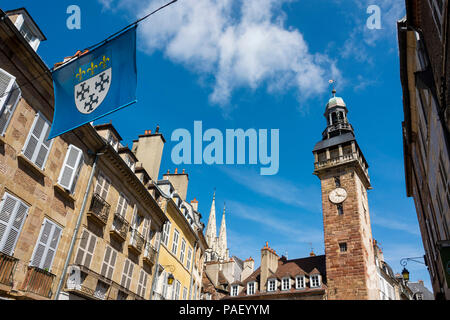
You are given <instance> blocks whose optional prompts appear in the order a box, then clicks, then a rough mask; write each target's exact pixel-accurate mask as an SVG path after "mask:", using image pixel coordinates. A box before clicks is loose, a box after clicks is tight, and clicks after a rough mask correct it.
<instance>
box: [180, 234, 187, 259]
mask: <svg viewBox="0 0 450 320" xmlns="http://www.w3.org/2000/svg"><path fill="white" fill-rule="evenodd" d="M185 252H186V240H184V238H183V239H181V249H180V261H181V263H182V264H184V254H185Z"/></svg>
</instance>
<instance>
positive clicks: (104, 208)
mask: <svg viewBox="0 0 450 320" xmlns="http://www.w3.org/2000/svg"><path fill="white" fill-rule="evenodd" d="M110 209H111V206H110V204H109V203H108V202H106V201H105V199H103V198H102V197H100V196H99V195H98V194H97V193H94V195H93V196H92V200H91V206H90V207H89V211H88V216H89V217H92V218H94V219H95V220H96V221H97V222H100V223H102V224H103V225H105V224H106V223H107V222H108V217H109V210H110Z"/></svg>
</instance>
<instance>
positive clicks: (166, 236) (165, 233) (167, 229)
mask: <svg viewBox="0 0 450 320" xmlns="http://www.w3.org/2000/svg"><path fill="white" fill-rule="evenodd" d="M169 235H170V221H167V222H166V224H165V225H164V228H163V233H162V235H161V243H162V244H164V245H165V246H167V244H168V243H169Z"/></svg>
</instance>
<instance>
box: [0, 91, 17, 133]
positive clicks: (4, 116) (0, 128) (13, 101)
mask: <svg viewBox="0 0 450 320" xmlns="http://www.w3.org/2000/svg"><path fill="white" fill-rule="evenodd" d="M0 95H1V94H0ZM21 95H22V92H21V91H20V89H19V87H18V86H17V84H16V83H14V85H13V91H12V92H11V94H10V95H9V97H8V100H7V101H6V104H5V107H4V108H3V111H2V110H1V108H0V135H3V134H4V133H5V131H6V128H7V127H8V124H9V121H10V120H11V117H12V115H13V113H14V110H15V109H16V106H17V103H18V102H19V100H20V97H21Z"/></svg>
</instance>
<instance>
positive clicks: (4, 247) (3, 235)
mask: <svg viewBox="0 0 450 320" xmlns="http://www.w3.org/2000/svg"><path fill="white" fill-rule="evenodd" d="M28 209H29V207H28V206H27V205H26V204H24V203H23V202H22V201H21V200H19V199H18V198H16V197H14V196H12V195H10V194H9V193H5V194H4V196H3V199H2V202H1V204H0V251H1V252H3V253H5V254H7V255H9V256H12V255H13V254H14V249H15V248H16V243H17V239H18V238H19V235H20V232H21V230H22V227H23V224H24V222H25V219H26V217H27V214H28Z"/></svg>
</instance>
